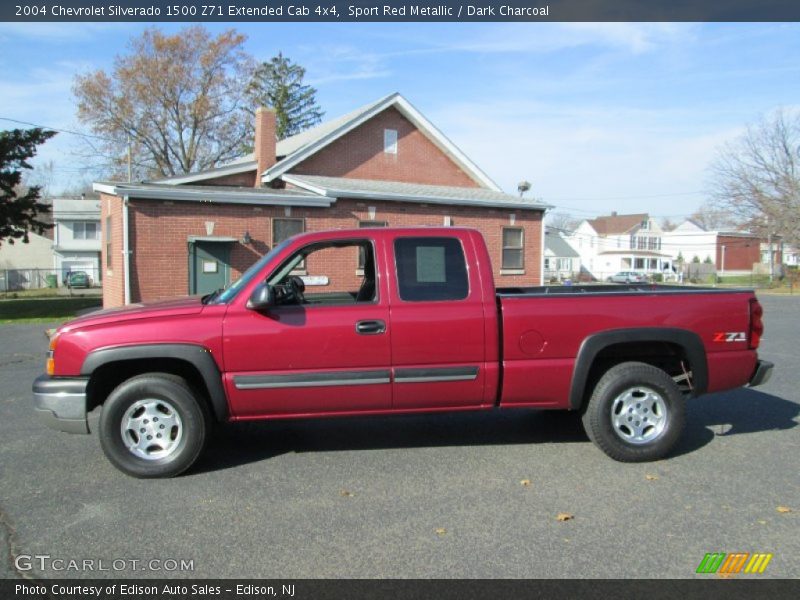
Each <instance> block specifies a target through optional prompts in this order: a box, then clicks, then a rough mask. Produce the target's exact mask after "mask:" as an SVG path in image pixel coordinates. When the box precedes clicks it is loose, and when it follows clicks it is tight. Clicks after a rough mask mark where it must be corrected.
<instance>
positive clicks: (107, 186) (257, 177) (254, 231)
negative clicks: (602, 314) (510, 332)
mask: <svg viewBox="0 0 800 600" xmlns="http://www.w3.org/2000/svg"><path fill="white" fill-rule="evenodd" d="M254 148H255V150H254V152H253V153H252V154H250V155H248V156H244V157H242V158H241V159H238V160H236V161H233V162H231V163H228V164H226V165H222V166H220V167H218V168H215V169H211V170H208V171H204V172H200V173H191V174H188V175H182V176H178V177H172V178H168V179H162V180H158V181H151V182H141V183H117V182H101V183H96V184H95V185H94V189H95V190H96V191H97V192H99V193H100V197H101V210H102V214H101V219H102V263H103V269H104V288H103V304H104V306H105V307H113V306H120V305H123V304H127V303H130V302H139V301H149V300H156V299H161V298H168V297H174V296H181V295H185V294H200V293H207V292H208V291H211V290H214V289H217V288H219V287H224V286H225V285H227V284H228V283H230V282H231V281H233V280H235V279H236V278H238V277H239V276H240V275H241V273H242V272H243V271H244V270H245V269H247V267H249V266H250V265H251V264H252V263H253V262H255V261H256V260H257V259H258V258H259V257H260V256H261V255H263V254H264V253H265V252H267V251H268V250H269V249H270V248H272V247H273V246H275V245H276V244H278V243H279V242H281V241H282V240H284V239H286V238H287V237H290V236H291V235H294V234H295V233H298V232H301V231H319V230H323V229H351V228H360V227H381V226H410V225H423V226H424V225H431V226H442V225H445V226H448V225H457V226H467V227H475V228H477V229H479V230H480V231H481V232H482V233H483V235H484V237H485V238H486V240H487V243H488V245H489V250H490V252H491V255H492V260H493V266H494V272H495V277H496V278H497V284H498V285H503V286H507V285H539V284H540V283H542V277H543V268H542V266H543V261H542V259H543V251H542V247H543V237H544V236H543V231H542V227H543V226H542V220H543V216H544V212H545V210H546V209H547V208H548V207H547V206H545V205H543V204H541V203H540V202H537V201H535V200H532V199H528V198H520V197H517V196H513V195H509V194H505V193H503V192H502V190H500V188H499V187H498V186H497V184H495V183H494V182H493V181H492V180H491V179H490V178H489V177H488V176H487V175H486V174H485V173H484V172H483V171H481V170H480V169H479V168H478V167H477V165H475V164H474V163H473V162H472V161H471V160H470V159H469V158H468V157H467V156H465V155H464V154H463V153H462V152H461V151H460V150H459V149H458V148H457V147H456V146H455V145H454V144H453V143H452V142H451V141H450V140H448V139H447V138H446V137H445V136H444V135H443V134H442V133H441V132H440V131H439V130H438V129H436V128H435V127H434V126H433V124H431V123H430V122H429V121H428V120H427V119H426V118H425V117H424V116H423V115H422V114H421V113H420V112H419V111H418V110H417V109H416V108H414V107H413V106H412V105H411V104H410V103H409V102H408V101H407V100H406V99H405V98H403V97H402V96H401V95H400V94H391V95H389V96H387V97H385V98H382V99H380V100H378V101H377V102H373V103H371V104H369V105H367V106H364V107H362V108H360V109H358V110H356V111H354V112H352V113H349V114H347V115H344V116H343V117H340V118H338V119H334V120H332V121H328V122H326V123H322V124H320V125H318V126H317V127H314V128H313V129H310V130H307V131H304V132H302V133H300V134H298V135H295V136H292V137H289V138H286V139H284V140H280V141H277V142H276V139H275V115H274V114H273V113H272V112H270V111H268V110H266V109H259V111H257V114H256V133H255V144H254ZM360 267H361V265H360V264H359V257H358V256H356V255H354V256H353V259H352V264H346V265H341V266H340V267H339V270H340V271H341V272H337V273H335V274H327V275H328V276H329V277H328V278H326V283H325V285H331V286H332V288H331V289H333V288H334V287H336V286H337V285H338V284H337V282H340V283H341V285H346V283H344V282H346V281H347V280H348V279H352V278H353V277H355V276H357V275H358V274H359V270H360ZM309 274H310V269H309V272H308V273H301V275H309Z"/></svg>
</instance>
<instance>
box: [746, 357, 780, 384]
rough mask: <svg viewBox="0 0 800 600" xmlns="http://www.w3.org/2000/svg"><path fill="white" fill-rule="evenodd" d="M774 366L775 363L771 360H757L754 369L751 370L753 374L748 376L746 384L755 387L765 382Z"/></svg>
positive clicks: (770, 375)
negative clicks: (748, 379) (748, 380)
mask: <svg viewBox="0 0 800 600" xmlns="http://www.w3.org/2000/svg"><path fill="white" fill-rule="evenodd" d="M774 366H775V365H773V364H772V363H771V362H767V361H766V360H759V361H758V364H757V365H756V370H755V371H753V375H752V376H751V377H750V382H749V383H748V385H749V386H750V387H756V386H757V385H761V384H763V383H767V382H768V381H769V378H770V377H772V368H773V367H774Z"/></svg>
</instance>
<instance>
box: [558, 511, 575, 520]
mask: <svg viewBox="0 0 800 600" xmlns="http://www.w3.org/2000/svg"><path fill="white" fill-rule="evenodd" d="M574 518H575V515H571V514H570V513H565V512H560V513H558V514H557V515H556V521H570V520H572V519H574Z"/></svg>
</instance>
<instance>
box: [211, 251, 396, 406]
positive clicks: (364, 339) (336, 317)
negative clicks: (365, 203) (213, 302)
mask: <svg viewBox="0 0 800 600" xmlns="http://www.w3.org/2000/svg"><path fill="white" fill-rule="evenodd" d="M381 248H382V246H381V244H380V243H379V242H378V241H376V240H373V239H369V238H368V237H366V236H365V237H364V238H357V239H337V240H326V241H324V242H318V243H311V244H309V245H306V246H304V247H302V248H300V249H298V250H297V251H296V252H295V253H293V254H292V255H291V257H289V258H288V259H287V260H285V261H284V262H283V263H282V264H281V265H280V266H278V267H277V269H276V270H275V271H273V273H272V274H271V275H269V276H268V278H267V281H268V283H270V284H271V285H272V286H273V288H274V289H275V290H276V291H277V292H278V293H279V294H280V295H282V299H279V301H278V303H277V305H276V306H271V307H269V309H267V310H265V311H261V312H259V311H254V310H249V309H245V308H244V307H241V308H236V309H234V308H233V307H232V308H231V309H229V310H228V312H227V314H226V317H225V322H224V325H223V340H224V344H225V346H224V352H225V364H226V371H227V373H226V376H225V378H226V386H227V390H228V394H229V397H230V398H231V409H232V412H233V414H234V416H235V417H240V418H242V417H243V418H248V417H258V416H278V415H290V414H293V415H302V414H325V413H337V412H350V411H369V410H387V409H389V408H390V407H391V384H390V376H391V373H390V369H391V360H390V347H389V333H390V332H389V327H388V323H389V300H388V291H387V287H386V282H385V281H384V278H381V277H379V276H378V275H377V273H379V272H380V270H379V269H376V267H375V264H376V260H377V261H378V262H379V263H382V259H381V258H380V254H381ZM297 278H299V279H300V280H302V281H299V280H298V279H297ZM299 288H304V289H299Z"/></svg>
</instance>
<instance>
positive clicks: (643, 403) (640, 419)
mask: <svg viewBox="0 0 800 600" xmlns="http://www.w3.org/2000/svg"><path fill="white" fill-rule="evenodd" d="M667 413H668V411H667V403H666V402H664V398H662V397H661V395H660V394H659V393H657V392H655V391H654V390H652V389H650V388H647V387H643V386H636V387H632V388H629V389H627V390H625V391H624V392H622V393H621V394H620V395H619V396H617V397H616V398H614V401H613V402H612V403H611V427H612V429H613V430H614V433H616V434H617V437H619V438H620V439H622V440H624V441H626V442H628V443H629V444H637V445H638V444H647V443H649V442H652V441H653V440H655V439H656V438H657V437H658V436H660V435H661V434H662V433H663V432H664V428H665V427H666V426H667V417H668V414H667Z"/></svg>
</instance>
